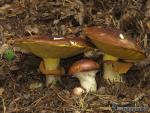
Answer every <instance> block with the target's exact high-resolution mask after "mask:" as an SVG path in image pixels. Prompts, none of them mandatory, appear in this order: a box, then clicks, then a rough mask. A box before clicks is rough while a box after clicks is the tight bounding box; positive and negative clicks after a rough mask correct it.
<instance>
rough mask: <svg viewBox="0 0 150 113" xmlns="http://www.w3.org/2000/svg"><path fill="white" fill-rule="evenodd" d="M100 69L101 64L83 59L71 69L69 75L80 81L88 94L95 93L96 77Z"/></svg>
mask: <svg viewBox="0 0 150 113" xmlns="http://www.w3.org/2000/svg"><path fill="white" fill-rule="evenodd" d="M99 67H100V66H99V64H98V63H97V62H95V61H93V60H91V59H82V60H79V61H76V62H75V63H74V64H73V65H72V66H71V67H70V69H69V74H70V75H73V76H74V77H76V78H78V79H79V80H80V84H81V86H82V87H83V88H84V89H85V90H86V92H95V91H96V90H97V84H96V80H95V75H96V73H97V72H98V70H99Z"/></svg>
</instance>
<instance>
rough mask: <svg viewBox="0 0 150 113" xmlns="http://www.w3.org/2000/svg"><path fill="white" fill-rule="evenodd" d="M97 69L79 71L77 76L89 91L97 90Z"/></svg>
mask: <svg viewBox="0 0 150 113" xmlns="http://www.w3.org/2000/svg"><path fill="white" fill-rule="evenodd" d="M96 73H97V70H93V71H86V72H79V73H76V74H75V76H76V77H77V78H78V79H79V80H80V84H81V86H82V87H83V88H84V89H86V91H87V92H95V91H96V90H97V84H96V80H95V75H96Z"/></svg>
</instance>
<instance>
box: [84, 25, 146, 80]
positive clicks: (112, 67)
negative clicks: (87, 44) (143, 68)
mask: <svg viewBox="0 0 150 113" xmlns="http://www.w3.org/2000/svg"><path fill="white" fill-rule="evenodd" d="M84 34H85V35H86V36H87V37H88V38H89V39H90V40H91V41H92V42H93V43H94V44H95V45H96V47H97V48H98V49H100V50H101V51H102V52H104V56H103V61H104V76H103V77H104V79H106V80H107V81H110V82H124V78H123V76H120V75H122V74H125V73H126V72H127V71H128V70H129V69H130V67H131V66H132V65H133V63H134V62H137V61H140V60H143V59H145V57H146V56H145V54H144V52H143V51H142V50H141V49H140V47H139V46H138V45H137V44H136V43H135V42H134V41H132V40H131V39H130V37H129V36H127V35H125V34H124V33H122V32H121V31H119V30H114V29H108V28H96V27H87V28H84ZM119 59H123V62H119V61H118V60H119ZM129 60H130V62H127V61H129Z"/></svg>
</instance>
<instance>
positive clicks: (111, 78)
mask: <svg viewBox="0 0 150 113" xmlns="http://www.w3.org/2000/svg"><path fill="white" fill-rule="evenodd" d="M103 60H104V61H117V60H118V58H117V57H114V56H111V55H108V54H104V57H103ZM103 77H104V79H105V80H107V81H108V82H111V83H114V82H124V80H123V76H122V75H120V74H119V73H118V72H116V71H115V70H114V69H113V64H112V63H104V75H103Z"/></svg>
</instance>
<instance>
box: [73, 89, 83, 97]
mask: <svg viewBox="0 0 150 113" xmlns="http://www.w3.org/2000/svg"><path fill="white" fill-rule="evenodd" d="M84 92H85V91H84V89H83V88H81V87H75V88H74V89H73V94H74V95H76V96H81V95H82V94H83V93H84Z"/></svg>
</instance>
